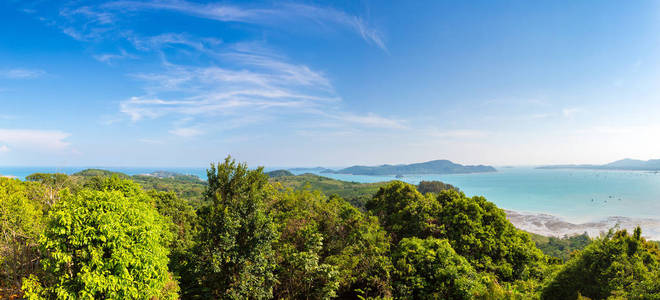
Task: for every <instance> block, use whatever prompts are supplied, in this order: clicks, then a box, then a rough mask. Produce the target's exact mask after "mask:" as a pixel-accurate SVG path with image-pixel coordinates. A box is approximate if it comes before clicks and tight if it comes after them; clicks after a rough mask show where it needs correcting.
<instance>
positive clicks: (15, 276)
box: [0, 177, 44, 299]
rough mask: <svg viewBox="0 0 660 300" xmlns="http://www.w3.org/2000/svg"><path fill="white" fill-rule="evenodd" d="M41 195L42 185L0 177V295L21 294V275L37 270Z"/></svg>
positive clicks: (40, 229)
mask: <svg viewBox="0 0 660 300" xmlns="http://www.w3.org/2000/svg"><path fill="white" fill-rule="evenodd" d="M43 198H44V195H43V189H42V186H41V184H37V183H28V182H21V181H19V180H17V179H9V178H2V177H0V298H4V299H7V298H10V296H12V295H18V294H20V291H21V280H22V279H23V277H27V276H29V275H30V274H34V273H36V272H37V271H38V270H39V266H38V259H39V251H38V244H37V240H38V237H39V234H40V233H41V232H42V230H43V227H44V218H43V210H44V202H43Z"/></svg>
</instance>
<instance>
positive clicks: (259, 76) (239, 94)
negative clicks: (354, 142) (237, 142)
mask: <svg viewBox="0 0 660 300" xmlns="http://www.w3.org/2000/svg"><path fill="white" fill-rule="evenodd" d="M200 47H201V49H203V50H207V48H206V47H205V46H203V45H201V46H200ZM216 54H217V53H216ZM218 55H219V56H220V57H221V58H218V59H222V61H223V62H224V61H231V63H232V64H233V65H238V66H240V67H239V68H228V67H217V66H211V67H196V66H184V65H174V64H172V63H165V64H164V68H165V70H164V71H162V72H158V73H142V74H134V75H133V77H135V78H136V79H139V80H142V81H143V82H145V91H146V93H147V94H146V95H143V96H135V97H132V98H130V99H128V100H125V101H122V102H121V103H120V111H121V112H122V113H124V114H127V115H128V116H130V118H131V120H133V121H139V120H143V119H153V118H158V117H163V116H167V115H171V116H175V117H186V116H188V117H190V116H203V117H211V116H218V115H222V116H227V115H232V114H238V113H241V112H246V113H245V115H247V114H248V113H247V112H249V114H251V115H252V114H269V113H271V112H275V111H281V110H286V109H295V110H300V109H307V108H313V107H322V106H327V105H329V104H332V103H336V102H337V101H339V98H338V97H337V96H336V95H335V94H334V90H333V87H332V84H331V83H330V80H329V79H328V78H326V77H325V75H324V74H323V73H321V72H317V71H314V70H311V69H310V68H309V67H307V66H305V65H297V64H292V63H289V62H287V61H285V60H284V59H282V58H280V57H278V56H275V55H264V54H261V53H255V52H246V51H242V52H236V51H230V52H225V53H220V54H218ZM172 94H175V95H176V96H175V97H174V96H163V95H172Z"/></svg>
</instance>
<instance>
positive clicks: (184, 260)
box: [147, 190, 197, 290]
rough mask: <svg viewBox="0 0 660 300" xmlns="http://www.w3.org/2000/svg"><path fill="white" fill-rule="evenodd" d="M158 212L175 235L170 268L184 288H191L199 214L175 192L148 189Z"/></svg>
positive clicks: (171, 244)
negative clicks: (193, 252) (192, 252)
mask: <svg viewBox="0 0 660 300" xmlns="http://www.w3.org/2000/svg"><path fill="white" fill-rule="evenodd" d="M147 194H148V195H149V196H150V197H151V199H152V201H153V204H154V206H155V207H156V209H157V210H158V212H159V213H160V214H161V215H162V216H164V217H165V218H166V219H167V223H168V225H169V230H170V232H171V233H172V235H173V236H174V239H172V241H171V243H170V244H169V249H170V255H169V258H170V262H169V270H170V271H171V272H173V273H174V275H175V276H176V278H177V280H178V281H179V285H180V286H181V288H182V289H185V290H187V289H190V288H191V287H193V286H194V285H195V283H194V270H193V269H194V264H193V263H192V259H193V257H192V256H191V250H192V247H193V245H194V237H195V235H196V232H197V215H196V214H195V211H194V210H193V208H192V206H190V205H189V204H188V203H187V202H186V201H185V200H183V199H180V198H179V197H177V196H176V194H175V193H174V192H159V191H156V190H150V191H147Z"/></svg>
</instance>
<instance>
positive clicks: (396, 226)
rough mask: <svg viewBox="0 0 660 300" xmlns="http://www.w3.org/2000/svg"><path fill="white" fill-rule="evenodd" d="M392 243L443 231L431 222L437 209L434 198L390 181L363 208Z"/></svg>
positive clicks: (433, 220) (438, 209)
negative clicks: (381, 226)
mask: <svg viewBox="0 0 660 300" xmlns="http://www.w3.org/2000/svg"><path fill="white" fill-rule="evenodd" d="M366 208H367V209H368V210H370V211H371V212H372V213H373V214H375V215H376V216H377V217H378V218H379V219H380V222H381V224H382V225H383V228H385V230H387V232H389V233H390V234H391V236H392V239H393V242H394V243H397V242H398V241H399V240H401V239H403V238H406V237H422V238H425V237H428V236H440V235H441V234H442V233H443V232H444V228H443V227H442V226H441V225H439V224H438V223H437V222H435V214H437V213H438V212H439V211H440V210H441V208H440V206H439V205H438V202H437V201H435V199H434V198H432V197H431V195H429V196H424V195H422V194H420V193H419V192H418V191H417V189H416V188H415V186H414V185H411V184H408V183H405V182H401V181H392V182H390V183H388V184H387V185H385V186H383V187H381V188H380V189H379V190H378V192H377V193H376V194H375V195H374V196H373V198H372V199H371V200H369V202H367V204H366Z"/></svg>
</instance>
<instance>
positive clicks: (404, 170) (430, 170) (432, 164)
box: [322, 159, 497, 176]
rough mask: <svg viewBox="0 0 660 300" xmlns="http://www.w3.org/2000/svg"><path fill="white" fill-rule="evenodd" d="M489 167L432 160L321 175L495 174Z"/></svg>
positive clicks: (365, 167)
mask: <svg viewBox="0 0 660 300" xmlns="http://www.w3.org/2000/svg"><path fill="white" fill-rule="evenodd" d="M496 171H497V170H496V169H495V168H493V167H491V166H484V165H478V166H464V165H461V164H457V163H453V162H451V161H449V160H446V159H441V160H432V161H427V162H423V163H415V164H409V165H382V166H372V167H368V166H352V167H348V168H345V169H341V170H336V171H335V170H325V171H322V173H333V174H353V175H399V176H402V175H422V174H467V173H483V172H496Z"/></svg>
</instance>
